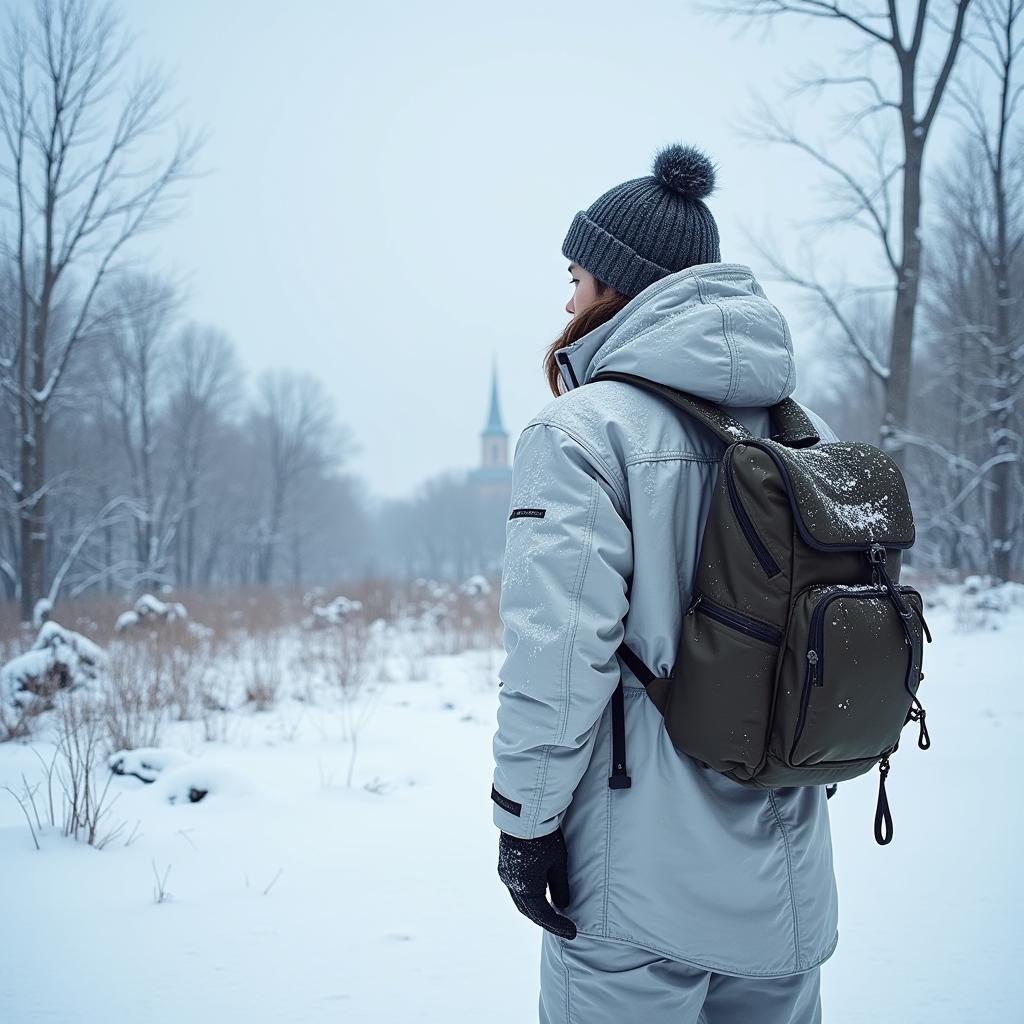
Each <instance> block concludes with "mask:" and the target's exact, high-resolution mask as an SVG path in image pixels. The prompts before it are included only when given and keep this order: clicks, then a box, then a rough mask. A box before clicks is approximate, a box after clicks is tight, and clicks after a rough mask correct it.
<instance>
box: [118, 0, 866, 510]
mask: <svg viewBox="0 0 1024 1024" xmlns="http://www.w3.org/2000/svg"><path fill="white" fill-rule="evenodd" d="M124 10H125V12H126V14H127V17H128V19H129V22H130V23H131V24H132V25H133V26H135V27H136V28H137V30H138V32H139V34H140V41H141V46H142V50H143V51H144V52H149V53H151V54H153V55H154V56H155V57H158V58H159V59H160V60H162V61H163V62H165V63H166V64H167V66H168V68H169V69H170V70H171V71H173V73H174V80H175V95H176V96H177V97H178V98H180V100H181V101H182V104H183V106H182V117H183V118H184V119H185V120H187V121H189V122H191V123H193V124H197V125H204V126H206V127H207V128H208V130H209V132H210V142H209V144H208V146H207V148H206V150H205V152H204V154H203V158H202V163H203V166H204V167H205V169H206V170H207V171H208V173H207V174H206V175H205V176H204V177H202V178H201V179H199V180H197V181H196V182H195V183H194V184H193V186H192V188H191V192H190V198H189V201H188V204H187V207H186V208H185V210H184V211H183V212H182V214H181V216H180V217H179V218H178V219H177V220H176V221H175V222H174V223H173V224H172V225H170V226H168V227H167V228H166V229H162V230H161V234H160V236H159V240H158V241H159V251H158V253H157V255H156V259H158V260H159V261H161V262H163V263H165V264H166V265H167V266H168V267H170V268H173V269H174V270H175V271H177V272H179V273H181V274H183V275H184V276H185V277H186V279H187V281H188V284H189V289H190V299H189V303H188V310H189V313H190V314H191V315H193V316H194V317H196V318H197V319H200V320H203V321H208V322H210V323H213V324H216V325H217V326H219V327H221V328H223V329H224V330H225V331H227V332H228V334H229V335H230V336H231V337H232V338H233V339H234V341H235V343H236V344H237V346H238V348H239V351H240V353H241V355H242V358H243V359H244V361H245V363H246V365H247V367H248V368H249V369H250V370H252V371H257V372H258V371H259V370H261V369H263V368H265V367H271V366H288V367H292V368H295V369H299V370H304V371H309V372H312V373H315V374H317V375H318V376H319V377H321V378H322V380H323V381H324V383H325V384H326V386H327V387H328V388H329V389H330V391H331V393H332V394H333V395H335V396H336V398H337V400H338V410H339V416H340V418H341V420H342V421H343V422H345V423H348V424H350V425H351V427H352V429H353V431H354V433H355V437H356V440H357V442H358V444H359V446H360V450H359V452H358V454H357V455H356V456H355V458H354V460H353V462H352V464H351V465H352V468H353V469H354V470H355V471H356V472H358V473H359V474H360V475H361V476H362V477H364V478H365V480H366V482H367V484H368V486H369V488H370V490H371V491H372V492H373V493H375V494H379V495H398V494H402V493H408V492H409V491H410V490H411V489H412V488H413V487H414V486H415V485H416V484H417V483H418V482H420V481H422V480H423V479H424V478H426V477H427V476H429V475H431V474H433V473H435V472H437V471H440V470H442V469H446V468H460V467H462V468H468V467H469V466H472V465H474V464H475V463H476V462H477V459H478V433H479V431H480V429H481V428H482V426H483V424H484V419H485V416H486V412H487V398H488V387H489V374H490V367H491V361H492V357H494V358H496V359H497V364H498V368H499V374H500V383H501V399H502V408H503V413H504V418H505V423H506V426H507V428H508V429H509V431H510V433H511V435H512V441H513V443H514V440H515V437H516V435H517V434H518V432H519V431H520V430H521V429H522V427H523V425H524V424H525V423H526V421H527V420H528V419H529V418H530V417H531V416H532V415H533V414H534V413H535V412H536V411H537V410H538V409H539V408H540V407H541V406H542V405H544V404H545V403H546V402H547V401H548V400H549V397H550V396H549V392H548V391H547V389H546V385H545V383H544V380H543V377H542V375H541V372H540V360H541V356H542V353H543V351H544V348H545V346H546V345H547V343H548V342H549V341H550V340H551V339H552V338H553V337H554V336H555V335H557V334H558V333H559V331H560V330H561V329H562V328H563V326H564V325H565V322H566V320H567V314H566V313H565V312H564V308H563V307H564V305H565V302H566V300H567V299H568V297H569V294H570V292H569V284H568V277H569V275H568V273H567V272H566V260H565V259H564V258H563V257H562V255H561V252H560V248H561V243H562V239H563V237H564V235H565V232H566V230H567V228H568V225H569V222H570V221H571V219H572V217H573V215H574V213H575V212H576V210H578V209H580V208H582V207H586V206H588V205H589V204H590V203H591V202H592V201H593V200H594V199H595V198H596V197H597V196H598V195H599V194H600V193H602V192H604V191H605V190H606V189H608V188H610V187H611V186H612V185H615V184H617V183H618V182H620V181H623V180H625V179H627V178H632V177H637V176H640V175H644V174H648V173H650V162H651V158H652V156H653V154H654V152H655V150H656V149H657V148H658V147H659V146H661V145H663V144H665V143H666V142H670V141H683V142H692V143H694V144H696V145H698V146H700V147H702V148H704V149H705V150H706V151H707V152H708V153H710V155H711V156H712V157H713V158H714V159H715V160H716V161H717V162H718V163H719V164H720V165H721V169H720V174H719V189H718V192H717V193H716V194H715V195H714V196H713V197H712V198H711V199H710V200H709V205H710V207H711V209H712V211H713V213H714V214H715V216H716V219H717V220H718V223H719V227H720V232H721V237H722V256H723V259H724V260H726V261H731V262H741V263H749V264H750V265H752V266H753V267H754V269H755V272H758V273H760V271H762V270H766V269H767V268H765V267H763V266H762V265H761V264H760V263H759V261H758V257H757V255H756V253H754V252H753V251H752V250H751V249H750V248H749V246H748V244H747V243H746V241H745V240H744V238H743V235H742V233H741V226H743V225H745V226H747V227H749V228H751V229H754V230H757V231H766V230H769V229H771V230H773V231H775V232H776V233H777V234H779V235H780V236H782V237H783V238H785V237H786V236H787V234H793V225H794V223H795V221H796V220H798V219H799V218H800V217H802V216H806V215H809V214H810V213H813V212H814V209H812V195H811V192H810V190H811V188H812V186H813V184H814V182H815V181H816V180H818V175H817V172H816V171H815V170H814V168H813V166H812V165H811V164H810V163H808V162H807V161H804V160H800V159H798V158H796V157H795V156H794V155H793V153H792V152H789V151H786V150H784V149H780V148H777V147H765V146H763V145H760V144H757V145H755V144H751V143H749V142H747V141H745V139H744V138H743V137H742V136H741V135H740V134H739V132H738V131H737V123H738V121H739V119H741V118H742V117H743V116H744V115H745V114H746V113H747V112H748V111H749V109H750V105H751V101H750V97H751V94H752V92H758V93H761V94H764V95H766V96H769V97H778V102H779V103H784V102H785V100H784V98H783V90H782V85H781V83H782V75H783V72H784V71H785V70H786V69H787V68H794V67H800V66H801V65H802V63H803V62H804V60H805V55H806V54H808V53H813V54H815V55H816V56H819V57H820V58H822V59H824V60H826V61H831V62H832V65H833V67H836V66H838V65H836V63H835V62H836V61H837V60H839V59H840V58H839V57H838V56H836V53H837V51H835V50H834V49H832V48H830V46H831V44H830V43H829V40H830V39H833V38H838V37H837V36H835V33H834V28H833V27H832V26H808V25H807V24H806V23H804V22H800V21H795V20H794V21H788V22H782V23H780V24H779V26H778V27H777V28H776V30H775V31H774V33H773V36H774V38H765V37H764V31H763V30H762V29H761V28H760V27H758V28H755V29H754V30H753V31H750V32H747V33H746V34H744V35H743V36H742V37H736V31H737V23H736V22H735V21H729V22H724V23H720V22H718V21H716V20H714V19H712V18H710V17H709V16H707V15H705V14H701V13H700V12H699V11H698V10H697V9H696V8H695V7H693V6H691V5H689V4H687V3H685V2H679V0H674V2H664V3H657V2H634V3H632V4H630V5H623V4H622V3H611V2H603V0H591V2H589V3H587V4H554V3H551V2H549V0H545V2H522V0H519V2H517V3H515V4H508V5H497V4H483V3H480V2H479V0H475V2H464V0H456V2H453V0H437V2H432V3H411V2H406V3H387V2H378V3H373V4H367V3H363V4H359V5H352V4H348V3H343V2H326V0H295V2H292V3H288V4H282V3H279V2H270V0H266V2H265V0H218V2H215V3H214V2H210V0H175V2H174V3H173V4H172V3H163V2H160V3H158V2H156V0H149V2H145V3H143V2H133V3H131V4H125V5H124ZM812 29H813V30H812ZM830 55H831V56H830ZM848 67H849V65H848ZM826 103H827V98H826V99H823V100H821V101H820V102H819V104H818V109H819V111H820V110H821V109H823V108H824V106H825V104H826ZM802 117H803V120H802V121H801V124H802V125H803V126H804V127H806V128H807V129H809V130H817V128H818V126H819V125H818V122H817V121H815V120H814V118H815V117H818V118H819V120H820V115H815V114H813V113H809V114H804V115H802ZM824 123H825V122H824V121H823V120H822V121H821V124H822V125H824ZM868 252H869V250H868V249H867V248H866V247H864V246H861V247H860V248H857V246H856V244H854V245H852V246H847V248H846V249H842V250H840V251H839V256H838V257H837V258H839V259H842V260H852V261H854V262H855V261H856V260H857V259H861V260H863V259H866V258H868V256H867V254H868ZM765 287H766V289H767V290H768V293H769V295H770V296H772V297H773V298H776V301H778V302H779V304H780V306H782V308H783V311H784V312H785V313H786V314H787V315H788V316H789V317H790V320H791V323H793V325H794V333H795V334H796V335H797V342H798V352H801V354H803V353H804V352H805V351H807V350H808V349H809V348H813V346H814V339H813V338H811V337H809V334H810V333H811V331H812V330H813V325H809V324H808V325H803V326H801V325H800V323H799V317H800V315H801V314H800V313H799V309H798V307H797V305H796V303H795V301H793V299H792V298H787V299H785V301H784V300H783V295H784V293H783V292H781V291H779V289H778V288H775V289H773V287H772V286H771V284H770V283H768V282H766V283H765ZM787 303H788V304H787ZM798 328H799V329H798ZM810 365H811V364H810V362H809V361H808V360H803V361H802V362H801V364H800V367H801V368H802V369H803V370H804V373H805V374H806V373H807V372H809V370H808V368H809V367H810ZM804 383H806V380H804ZM798 393H799V392H798Z"/></svg>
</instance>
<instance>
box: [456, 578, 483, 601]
mask: <svg viewBox="0 0 1024 1024" xmlns="http://www.w3.org/2000/svg"><path fill="white" fill-rule="evenodd" d="M459 592H460V593H463V594H465V595H466V596H467V597H485V596H486V595H487V594H489V593H490V592H491V585H490V583H488V582H487V579H486V577H484V576H470V577H469V579H468V580H466V581H465V582H464V583H462V584H461V585H460V586H459Z"/></svg>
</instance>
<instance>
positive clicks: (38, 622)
mask: <svg viewBox="0 0 1024 1024" xmlns="http://www.w3.org/2000/svg"><path fill="white" fill-rule="evenodd" d="M52 614H53V602H52V601H51V600H50V599H49V598H48V597H41V598H39V600H38V601H36V603H35V607H33V609H32V625H33V626H35V628H36V629H39V628H40V627H41V626H42V625H43V623H44V622H48V621H49V619H50V616H51V615H52Z"/></svg>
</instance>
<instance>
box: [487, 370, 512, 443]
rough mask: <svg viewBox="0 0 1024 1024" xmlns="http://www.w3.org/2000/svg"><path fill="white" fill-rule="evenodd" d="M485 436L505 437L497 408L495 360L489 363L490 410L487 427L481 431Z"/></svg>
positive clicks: (499, 410)
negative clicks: (496, 435)
mask: <svg viewBox="0 0 1024 1024" xmlns="http://www.w3.org/2000/svg"><path fill="white" fill-rule="evenodd" d="M483 433H484V434H485V435H486V434H501V435H503V436H504V435H505V433H506V431H505V427H504V426H503V425H502V422H501V409H500V407H499V406H498V364H497V360H493V361H492V362H491V409H490V412H489V413H488V415H487V425H486V426H485V427H484V429H483Z"/></svg>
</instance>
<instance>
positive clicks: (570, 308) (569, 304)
mask: <svg viewBox="0 0 1024 1024" xmlns="http://www.w3.org/2000/svg"><path fill="white" fill-rule="evenodd" d="M565 311H566V313H568V314H569V315H570V316H575V315H576V310H575V308H574V307H573V304H572V299H570V300H569V301H568V302H567V303H566V304H565Z"/></svg>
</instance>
